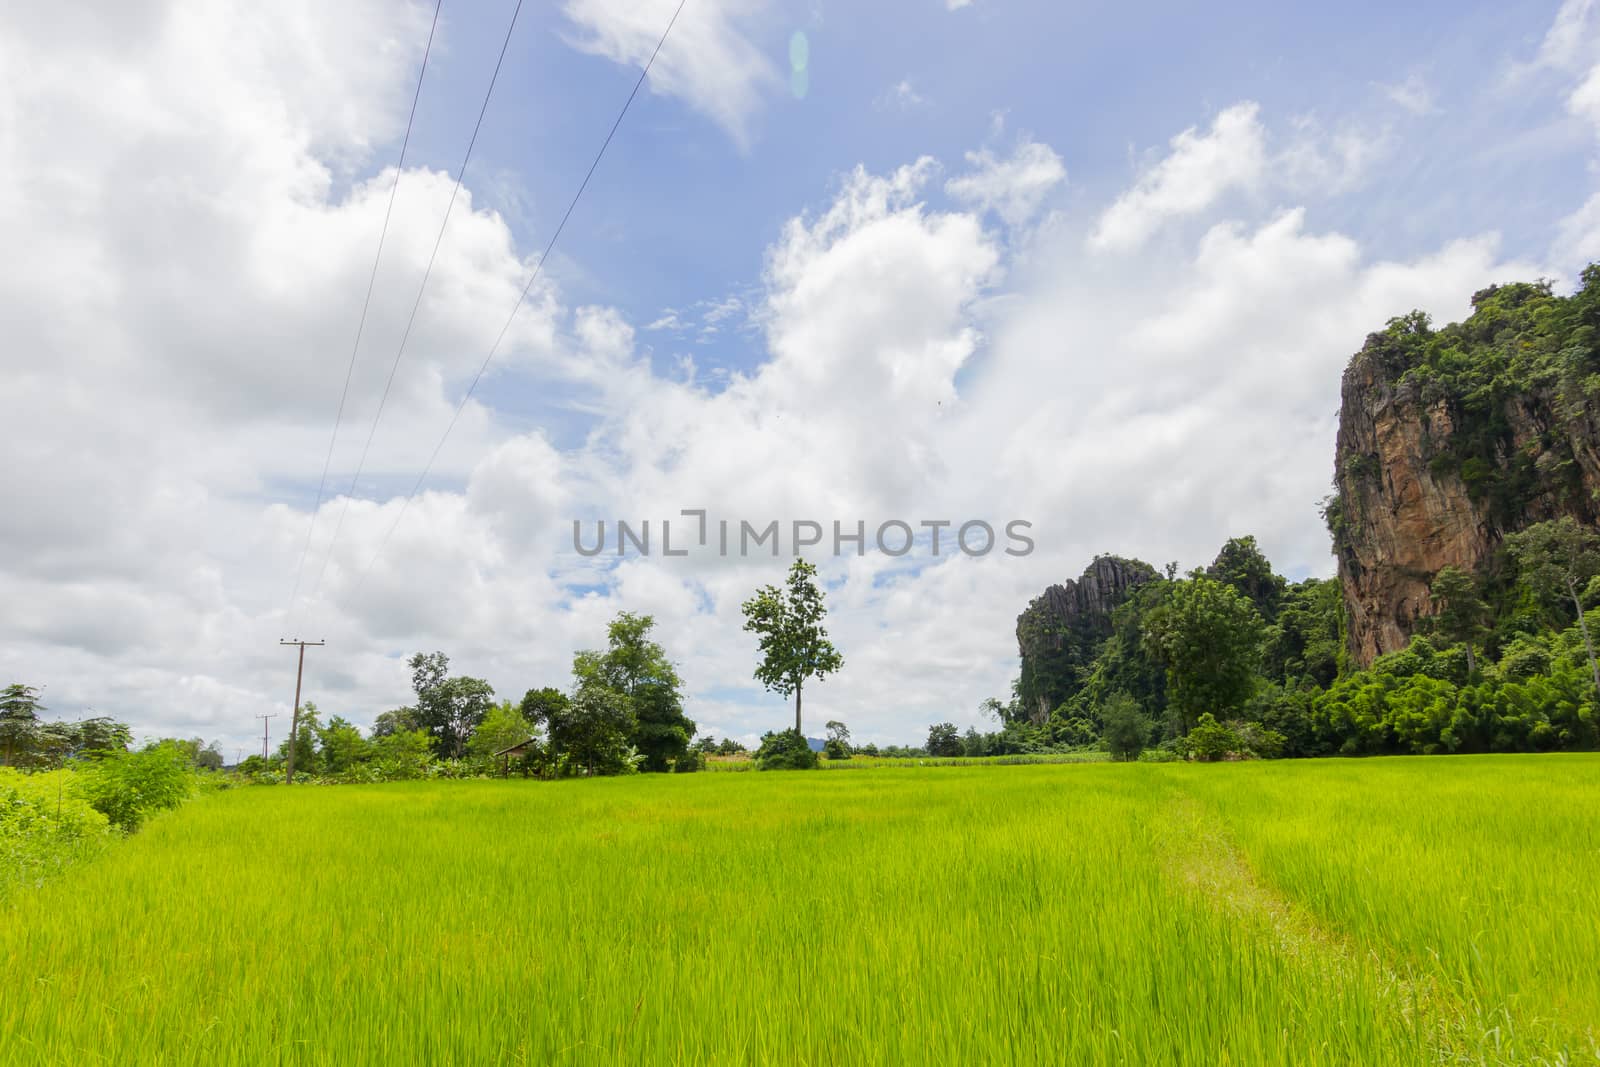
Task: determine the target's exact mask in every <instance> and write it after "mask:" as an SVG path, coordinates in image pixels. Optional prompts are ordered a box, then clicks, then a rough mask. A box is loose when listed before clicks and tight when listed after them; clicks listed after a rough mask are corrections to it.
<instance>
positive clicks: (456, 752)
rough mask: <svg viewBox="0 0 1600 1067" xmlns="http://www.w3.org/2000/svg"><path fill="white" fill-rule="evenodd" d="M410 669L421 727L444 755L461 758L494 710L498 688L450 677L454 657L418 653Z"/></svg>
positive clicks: (411, 661)
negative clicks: (485, 718)
mask: <svg viewBox="0 0 1600 1067" xmlns="http://www.w3.org/2000/svg"><path fill="white" fill-rule="evenodd" d="M407 666H409V667H410V668H411V688H412V690H413V691H414V692H415V693H416V695H417V703H416V711H415V716H416V722H417V724H418V725H419V726H421V727H422V728H423V729H424V730H427V731H428V733H429V734H430V735H431V736H432V737H433V739H434V742H435V743H436V745H437V746H438V750H439V751H440V752H441V753H443V754H447V755H450V756H453V757H456V758H460V757H461V756H462V755H463V754H464V753H465V752H466V746H467V741H468V739H469V738H470V737H471V736H472V731H473V730H475V729H476V728H477V726H478V724H479V723H481V722H482V721H483V717H484V716H485V715H487V714H488V713H489V708H490V707H492V706H493V703H494V687H492V686H491V685H490V684H489V683H488V682H486V681H484V680H483V679H482V678H470V677H466V676H460V677H454V678H452V677H450V674H449V669H450V657H449V656H446V655H445V654H444V653H443V652H435V653H433V654H432V655H425V654H423V653H421V652H418V653H417V654H416V655H414V656H412V657H411V659H410V660H409V661H408V663H407ZM396 725H398V724H396Z"/></svg>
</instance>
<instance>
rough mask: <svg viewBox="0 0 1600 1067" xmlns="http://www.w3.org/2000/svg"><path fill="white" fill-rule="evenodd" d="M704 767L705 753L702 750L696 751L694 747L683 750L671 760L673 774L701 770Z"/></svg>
mask: <svg viewBox="0 0 1600 1067" xmlns="http://www.w3.org/2000/svg"><path fill="white" fill-rule="evenodd" d="M705 769H706V755H705V753H704V752H697V751H695V750H694V749H690V750H689V751H687V752H685V753H684V754H683V755H681V756H679V757H678V758H677V759H675V760H673V761H672V773H673V774H693V773H694V772H696V771H703V770H705Z"/></svg>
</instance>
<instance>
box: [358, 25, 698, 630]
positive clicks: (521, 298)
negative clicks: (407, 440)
mask: <svg viewBox="0 0 1600 1067" xmlns="http://www.w3.org/2000/svg"><path fill="white" fill-rule="evenodd" d="M687 2H688V0H679V2H678V7H677V9H676V10H675V11H673V13H672V18H671V19H670V20H668V22H667V28H666V29H665V30H663V31H662V32H661V39H660V40H659V41H657V42H656V47H655V50H654V51H653V52H651V53H650V58H649V60H647V61H646V62H645V65H644V69H642V70H641V71H639V77H638V80H637V81H635V82H634V83H633V91H632V92H630V93H629V94H628V99H627V100H626V101H624V102H623V105H622V110H621V111H619V112H618V113H617V118H616V121H615V122H613V123H612V124H611V130H610V132H608V133H607V134H606V139H605V141H604V142H602V143H601V145H600V150H599V151H598V152H596V153H595V157H594V161H593V162H591V163H590V164H589V170H588V172H587V173H586V174H584V176H583V181H582V182H580V183H579V185H578V191H577V192H576V193H574V194H573V195H572V201H571V202H570V203H569V204H567V210H566V213H565V214H563V215H562V216H561V222H560V224H559V225H558V226H556V228H555V232H554V233H552V234H551V235H550V240H549V242H548V243H547V244H546V245H545V249H544V254H543V255H541V256H540V257H539V262H538V263H536V264H534V268H533V272H532V273H531V274H530V275H529V276H528V282H527V284H526V285H524V286H523V287H522V292H521V294H519V295H518V297H517V302H516V303H515V304H514V305H512V308H511V314H510V315H508V316H506V321H505V324H504V325H502V326H501V327H500V332H499V334H497V335H496V336H495V339H494V344H493V345H492V346H490V348H489V354H488V355H486V356H484V357H483V363H482V364H481V365H479V367H478V373H477V374H475V375H473V378H472V382H471V384H469V385H468V386H467V391H466V392H465V393H464V394H463V395H462V397H461V402H460V403H458V404H457V405H456V410H455V413H454V414H452V415H451V416H450V422H449V423H448V424H447V425H446V426H445V428H444V433H443V434H442V435H440V437H439V442H438V443H437V444H436V445H434V446H433V453H432V455H430V456H429V457H428V463H427V465H426V466H424V467H423V468H422V473H421V474H419V475H418V476H417V481H416V484H415V485H413V486H412V487H411V492H410V493H408V494H406V498H405V501H404V502H403V503H402V504H401V505H400V511H399V512H398V513H397V514H396V515H395V517H394V521H393V522H392V523H390V524H389V529H388V530H387V531H385V533H384V535H383V540H382V541H380V542H378V547H377V550H376V551H374V552H373V554H372V558H371V559H370V560H368V561H367V566H366V568H365V569H364V570H362V572H361V576H360V577H359V578H358V579H357V580H356V584H355V585H354V586H353V587H352V588H351V590H350V592H349V593H348V594H347V595H346V596H345V597H344V598H343V602H346V603H347V602H348V601H349V600H350V598H352V597H354V596H355V595H356V594H357V593H359V592H360V591H361V588H362V586H363V585H364V584H365V583H366V580H367V576H368V575H370V574H371V573H372V569H373V568H374V567H375V566H376V565H377V562H378V557H380V556H381V555H383V550H384V549H385V548H387V547H388V544H389V539H390V538H391V537H393V536H394V531H395V529H396V528H397V527H398V526H399V525H400V520H402V519H404V518H405V517H406V511H407V510H408V509H410V507H411V501H412V500H414V499H416V496H417V493H418V492H420V491H421V489H422V484H423V482H425V481H426V480H427V478H428V474H429V473H430V472H431V471H432V470H433V465H434V463H435V462H436V461H437V460H438V458H439V453H440V452H441V451H442V450H443V449H444V444H445V441H446V440H448V439H449V437H450V432H451V431H452V430H454V429H455V426H456V421H457V420H458V419H460V418H461V412H462V411H464V410H465V409H466V406H467V402H468V401H469V400H471V399H472V394H473V391H474V390H476V389H477V388H478V382H479V381H481V380H482V378H483V375H484V372H485V371H487V370H488V369H489V364H490V362H492V361H493V360H494V357H495V353H497V352H498V351H499V350H500V345H501V343H502V342H504V341H505V337H506V333H507V332H508V331H509V330H510V329H511V324H512V322H514V321H515V320H516V317H517V313H518V312H519V311H521V310H522V305H523V303H524V302H525V301H526V300H527V299H528V293H529V292H531V291H532V290H533V283H534V282H536V281H537V280H538V279H539V274H540V272H541V271H543V270H544V265H545V263H546V262H548V261H549V259H550V253H551V252H552V251H553V250H554V249H555V246H556V242H557V241H558V240H560V238H561V231H563V230H564V229H566V227H567V220H568V219H570V218H572V212H573V210H574V209H575V208H577V206H578V200H579V199H580V198H581V197H582V196H583V191H584V190H585V189H587V188H588V187H589V180H590V179H591V178H593V177H594V172H595V170H596V169H597V168H598V167H599V166H600V160H601V159H603V158H604V157H605V154H606V149H607V148H609V147H610V145H611V139H612V138H613V137H615V136H616V134H617V129H618V128H619V127H620V126H621V125H622V120H623V119H624V118H625V117H627V114H628V109H629V108H630V107H632V106H633V101H634V98H635V97H637V96H638V95H639V89H640V88H641V87H642V86H643V85H644V80H645V78H646V76H648V75H649V73H650V67H651V66H652V65H653V64H654V63H655V61H656V56H658V55H660V54H661V47H662V46H663V45H664V44H666V43H667V36H668V35H669V34H671V33H672V27H673V26H675V25H676V24H677V22H678V16H679V15H680V14H682V13H683V8H684V5H685V4H686V3H687Z"/></svg>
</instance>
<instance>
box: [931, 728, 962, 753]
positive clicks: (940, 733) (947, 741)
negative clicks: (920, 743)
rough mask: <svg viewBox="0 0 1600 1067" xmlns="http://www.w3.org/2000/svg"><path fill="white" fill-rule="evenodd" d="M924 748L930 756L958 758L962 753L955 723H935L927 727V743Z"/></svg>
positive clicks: (959, 736) (959, 734) (958, 731)
mask: <svg viewBox="0 0 1600 1067" xmlns="http://www.w3.org/2000/svg"><path fill="white" fill-rule="evenodd" d="M924 747H925V748H926V749H927V750H928V755H930V756H959V755H961V754H962V752H963V749H962V746H961V731H960V730H957V729H956V725H955V723H950V722H941V723H935V724H934V725H932V726H930V727H928V743H927V744H926V745H925V746H924Z"/></svg>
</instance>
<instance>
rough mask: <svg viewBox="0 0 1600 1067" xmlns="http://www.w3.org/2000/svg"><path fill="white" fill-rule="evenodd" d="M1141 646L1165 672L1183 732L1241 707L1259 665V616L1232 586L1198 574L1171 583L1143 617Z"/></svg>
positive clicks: (1170, 705) (1260, 624) (1169, 696)
mask: <svg viewBox="0 0 1600 1067" xmlns="http://www.w3.org/2000/svg"><path fill="white" fill-rule="evenodd" d="M1145 626H1146V629H1145V642H1146V644H1147V646H1148V647H1149V649H1150V651H1151V653H1152V654H1153V655H1154V656H1155V657H1156V658H1157V659H1159V660H1160V661H1161V663H1162V664H1163V665H1164V666H1165V667H1166V670H1167V700H1168V707H1169V708H1171V709H1174V710H1175V711H1176V712H1177V714H1178V725H1179V731H1180V732H1181V733H1183V734H1187V733H1188V732H1189V730H1190V729H1191V728H1192V727H1193V726H1194V725H1195V723H1196V722H1198V721H1199V718H1200V716H1201V715H1203V714H1205V713H1206V712H1214V713H1226V712H1228V711H1232V710H1235V709H1237V708H1239V707H1240V706H1241V705H1243V704H1244V702H1245V700H1247V699H1248V698H1249V696H1250V694H1251V691H1252V690H1253V689H1254V687H1255V681H1256V665H1257V664H1258V663H1260V662H1261V641H1262V636H1263V626H1262V622H1261V613H1260V612H1258V611H1257V610H1256V607H1255V605H1254V604H1252V603H1251V602H1250V600H1249V599H1248V598H1246V597H1245V596H1244V594H1242V593H1240V592H1239V591H1238V590H1236V589H1234V588H1233V587H1232V586H1230V585H1224V584H1223V583H1221V582H1219V581H1217V580H1215V579H1213V578H1208V577H1206V576H1205V575H1204V574H1199V573H1196V574H1195V575H1194V577H1192V578H1188V579H1186V580H1184V581H1181V582H1175V583H1173V585H1172V587H1171V589H1170V591H1169V592H1168V594H1167V597H1166V599H1165V601H1164V602H1163V603H1162V605H1161V606H1160V607H1159V608H1157V609H1155V610H1154V611H1152V612H1151V613H1150V614H1149V615H1148V616H1146V619H1145Z"/></svg>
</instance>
